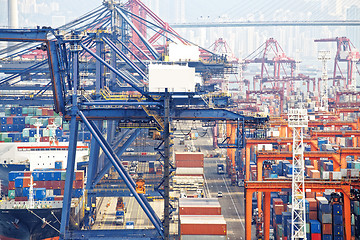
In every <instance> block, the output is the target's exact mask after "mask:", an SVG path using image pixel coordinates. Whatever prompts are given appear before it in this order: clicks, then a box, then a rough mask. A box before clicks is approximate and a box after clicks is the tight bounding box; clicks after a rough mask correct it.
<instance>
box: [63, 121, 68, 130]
mask: <svg viewBox="0 0 360 240" xmlns="http://www.w3.org/2000/svg"><path fill="white" fill-rule="evenodd" d="M63 130H64V131H69V124H68V123H64V124H63Z"/></svg>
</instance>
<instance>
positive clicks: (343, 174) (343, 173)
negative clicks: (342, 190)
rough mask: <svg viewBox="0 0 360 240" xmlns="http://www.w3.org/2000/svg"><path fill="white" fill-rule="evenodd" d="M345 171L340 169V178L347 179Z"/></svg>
mask: <svg viewBox="0 0 360 240" xmlns="http://www.w3.org/2000/svg"><path fill="white" fill-rule="evenodd" d="M347 171H348V170H347V169H341V177H343V178H346V177H347Z"/></svg>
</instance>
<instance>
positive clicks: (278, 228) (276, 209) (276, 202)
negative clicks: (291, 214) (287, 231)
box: [272, 198, 285, 240]
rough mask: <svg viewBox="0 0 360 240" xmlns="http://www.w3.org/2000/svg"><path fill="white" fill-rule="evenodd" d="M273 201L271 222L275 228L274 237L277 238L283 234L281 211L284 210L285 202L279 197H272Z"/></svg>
mask: <svg viewBox="0 0 360 240" xmlns="http://www.w3.org/2000/svg"><path fill="white" fill-rule="evenodd" d="M272 202H273V208H272V209H273V216H272V218H273V219H272V223H273V227H274V229H275V238H276V239H277V240H279V239H280V238H282V236H283V225H282V213H283V212H284V207H285V204H284V202H283V200H282V199H281V198H274V199H272Z"/></svg>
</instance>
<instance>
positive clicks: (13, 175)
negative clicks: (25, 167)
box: [9, 171, 24, 181]
mask: <svg viewBox="0 0 360 240" xmlns="http://www.w3.org/2000/svg"><path fill="white" fill-rule="evenodd" d="M23 176H24V172H22V171H11V172H9V181H15V179H16V178H17V177H23Z"/></svg>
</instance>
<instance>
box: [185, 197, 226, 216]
mask: <svg viewBox="0 0 360 240" xmlns="http://www.w3.org/2000/svg"><path fill="white" fill-rule="evenodd" d="M196 196H197V195H196ZM179 214H180V215H221V207H220V206H219V207H215V206H214V207H210V206H206V207H205V206H199V205H197V206H192V207H191V206H186V207H180V208H179Z"/></svg>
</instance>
